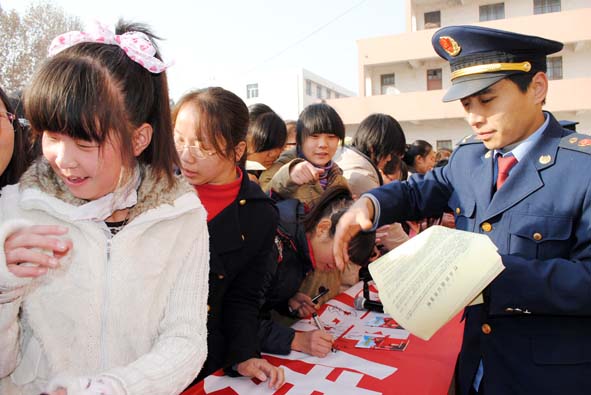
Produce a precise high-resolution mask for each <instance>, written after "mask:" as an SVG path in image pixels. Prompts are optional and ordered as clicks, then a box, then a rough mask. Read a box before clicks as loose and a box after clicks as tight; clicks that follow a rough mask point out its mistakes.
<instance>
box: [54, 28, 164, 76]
mask: <svg viewBox="0 0 591 395" xmlns="http://www.w3.org/2000/svg"><path fill="white" fill-rule="evenodd" d="M83 42H93V43H104V44H112V45H118V46H119V47H121V49H123V50H124V51H125V53H126V54H127V56H128V57H129V58H130V59H131V60H133V61H134V62H136V63H138V64H140V65H141V66H142V67H143V68H145V69H146V70H148V71H150V72H152V73H155V74H159V73H162V72H163V71H164V70H166V68H167V67H168V66H169V65H167V64H165V63H164V62H162V61H161V60H160V59H158V58H156V57H155V56H154V55H156V48H154V45H152V42H151V41H150V39H149V38H148V36H146V35H145V34H144V33H142V32H127V33H124V34H121V35H118V34H115V33H113V32H112V31H110V30H109V29H108V28H107V27H106V26H105V25H103V24H101V23H98V22H97V24H96V26H95V31H90V32H79V31H71V32H67V33H64V34H60V35H59V36H57V37H56V38H54V39H53V41H52V42H51V44H50V45H49V56H53V55H55V54H58V53H60V52H61V51H63V50H64V49H66V48H69V47H71V46H74V45H76V44H78V43H83Z"/></svg>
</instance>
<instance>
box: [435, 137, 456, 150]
mask: <svg viewBox="0 0 591 395" xmlns="http://www.w3.org/2000/svg"><path fill="white" fill-rule="evenodd" d="M436 147H437V148H436V150H437V151H439V150H441V149H448V150H450V151H451V150H453V146H452V145H451V140H437V144H436Z"/></svg>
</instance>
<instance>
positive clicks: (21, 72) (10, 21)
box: [0, 1, 82, 92]
mask: <svg viewBox="0 0 591 395" xmlns="http://www.w3.org/2000/svg"><path fill="white" fill-rule="evenodd" d="M81 29H82V23H81V22H80V19H79V18H78V17H74V16H69V15H67V14H66V13H65V12H64V10H63V9H62V8H60V7H58V6H56V5H54V4H51V3H49V2H47V1H43V2H38V3H33V4H31V6H29V8H28V9H27V10H26V11H25V13H24V15H22V16H21V15H19V14H18V13H17V12H16V11H14V10H11V11H5V10H2V9H1V8H0V86H2V87H3V88H4V90H5V91H6V92H18V91H21V90H22V89H23V88H24V87H25V85H26V84H27V83H28V81H29V79H30V78H31V76H32V74H33V73H34V71H35V69H36V68H37V66H39V64H40V63H41V62H42V61H43V60H44V59H45V58H46V57H47V48H48V47H49V44H50V43H51V40H53V38H54V37H56V36H57V35H59V34H61V33H64V32H67V31H70V30H81Z"/></svg>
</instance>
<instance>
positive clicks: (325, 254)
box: [309, 218, 336, 272]
mask: <svg viewBox="0 0 591 395" xmlns="http://www.w3.org/2000/svg"><path fill="white" fill-rule="evenodd" d="M330 224H331V223H330V219H328V218H324V219H322V220H320V222H319V223H318V225H316V230H315V231H314V232H313V233H312V234H311V235H310V236H309V240H310V245H311V246H312V251H313V253H314V261H315V262H316V268H315V270H319V271H324V272H325V271H328V270H332V269H334V268H336V263H335V259H334V254H333V252H332V245H333V243H334V238H332V237H330V235H329V229H330Z"/></svg>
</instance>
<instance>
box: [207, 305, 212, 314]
mask: <svg viewBox="0 0 591 395" xmlns="http://www.w3.org/2000/svg"><path fill="white" fill-rule="evenodd" d="M210 311H211V306H210V305H207V312H208V313H209V312H210Z"/></svg>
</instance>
